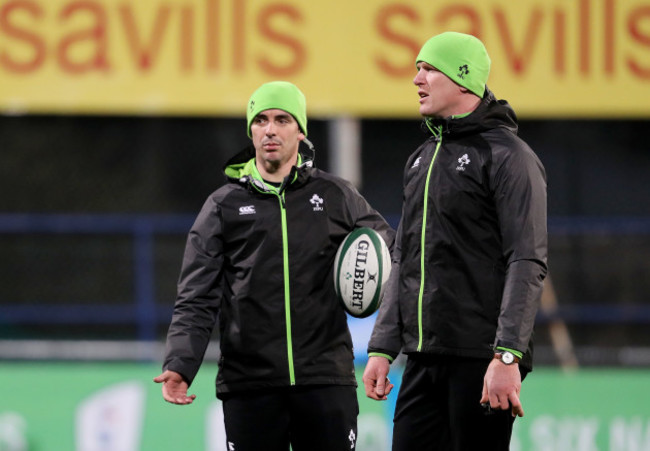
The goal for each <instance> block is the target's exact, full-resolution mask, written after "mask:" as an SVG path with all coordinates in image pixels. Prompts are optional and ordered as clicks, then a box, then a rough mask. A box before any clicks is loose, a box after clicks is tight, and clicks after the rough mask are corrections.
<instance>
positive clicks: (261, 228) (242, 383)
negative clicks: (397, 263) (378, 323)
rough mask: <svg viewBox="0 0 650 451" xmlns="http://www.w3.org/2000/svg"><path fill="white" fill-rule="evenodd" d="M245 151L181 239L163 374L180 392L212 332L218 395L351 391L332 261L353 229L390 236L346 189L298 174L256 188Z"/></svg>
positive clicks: (310, 172)
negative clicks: (172, 377)
mask: <svg viewBox="0 0 650 451" xmlns="http://www.w3.org/2000/svg"><path fill="white" fill-rule="evenodd" d="M254 157H255V150H254V149H253V148H249V149H247V150H245V151H244V152H242V153H240V154H238V155H237V156H235V157H234V158H233V159H231V160H230V161H229V162H228V163H227V165H226V168H225V172H226V175H227V176H228V183H226V184H225V185H224V186H222V187H221V188H219V189H218V190H217V191H215V192H214V193H212V194H211V195H210V196H209V198H208V199H207V201H206V202H205V204H204V206H203V209H202V210H201V212H200V214H199V215H198V217H197V219H196V221H195V223H194V225H193V226H192V229H191V231H190V233H189V236H188V239H187V246H186V249H185V255H184V258H183V265H182V269H181V274H180V280H179V284H178V297H177V300H176V304H175V306H174V313H173V318H172V323H171V325H170V328H169V332H168V336H167V351H166V356H165V362H164V365H163V369H165V370H172V371H176V372H177V373H180V374H181V375H182V376H183V377H184V378H185V379H186V380H187V381H188V382H189V383H191V382H192V380H193V379H194V377H195V375H196V373H197V371H198V369H199V366H200V365H201V362H202V360H203V355H204V353H205V350H206V347H207V345H208V342H209V340H210V337H211V335H212V331H213V328H214V326H215V325H216V324H217V323H218V325H219V337H220V349H221V357H220V360H219V373H218V376H217V381H216V385H217V394H221V393H226V392H233V391H241V390H252V389H262V388H269V387H284V386H292V385H309V384H335V385H356V379H355V374H354V354H353V350H352V340H351V336H350V331H349V329H348V326H347V318H346V313H345V311H344V309H343V307H342V305H341V304H339V302H338V301H337V299H336V297H335V293H334V282H333V274H332V272H333V262H334V256H335V254H336V251H337V249H338V247H339V245H340V243H341V242H342V241H343V239H344V238H345V236H346V235H347V234H348V233H349V232H351V231H352V230H354V229H355V228H358V227H370V228H373V229H374V230H376V231H377V232H379V233H380V234H381V235H382V237H383V238H384V240H385V241H386V243H387V244H388V246H390V247H392V244H393V241H394V236H395V232H394V231H393V230H392V229H391V228H390V226H389V225H388V224H387V223H386V221H385V220H384V218H382V217H381V215H379V213H377V211H375V210H374V209H373V208H371V207H370V205H369V204H368V203H367V202H366V200H365V199H364V198H363V197H362V196H361V195H360V194H359V192H358V191H357V190H356V189H355V188H354V187H353V186H352V185H351V184H350V183H348V182H347V181H345V180H343V179H340V178H338V177H335V176H333V175H331V174H328V173H326V172H323V171H320V170H318V169H315V168H313V167H311V164H312V162H311V160H310V159H309V158H308V157H307V156H305V155H301V156H300V158H299V162H300V163H301V164H300V166H299V167H295V166H294V167H293V168H292V170H291V173H290V175H289V176H288V177H287V178H286V179H285V181H284V182H283V184H282V186H280V187H279V188H277V187H272V186H269V185H267V184H265V183H264V182H263V181H262V180H261V178H260V177H259V173H257V172H256V170H255V167H254Z"/></svg>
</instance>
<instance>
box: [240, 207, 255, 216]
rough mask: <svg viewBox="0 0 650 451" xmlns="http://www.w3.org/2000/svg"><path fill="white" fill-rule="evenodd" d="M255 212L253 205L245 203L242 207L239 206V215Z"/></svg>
mask: <svg viewBox="0 0 650 451" xmlns="http://www.w3.org/2000/svg"><path fill="white" fill-rule="evenodd" d="M255 213H257V212H256V211H255V205H245V206H243V207H239V214H240V215H254V214H255Z"/></svg>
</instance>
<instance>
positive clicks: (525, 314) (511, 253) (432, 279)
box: [363, 32, 547, 451]
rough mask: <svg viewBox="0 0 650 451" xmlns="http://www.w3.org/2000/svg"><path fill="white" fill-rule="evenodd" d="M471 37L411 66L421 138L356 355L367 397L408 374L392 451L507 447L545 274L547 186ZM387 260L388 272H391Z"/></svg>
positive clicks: (431, 48) (433, 47) (440, 44)
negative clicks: (395, 371)
mask: <svg viewBox="0 0 650 451" xmlns="http://www.w3.org/2000/svg"><path fill="white" fill-rule="evenodd" d="M490 64H491V62H490V58H489V56H488V53H487V51H486V49H485V46H484V45H483V43H482V42H481V41H480V40H479V39H477V38H476V37H474V36H471V35H467V34H462V33H455V32H446V33H442V34H439V35H436V36H434V37H432V38H431V39H429V40H428V41H427V42H426V43H425V44H424V45H423V46H422V49H421V50H420V52H419V54H418V56H417V58H416V61H415V66H416V70H417V73H416V76H415V78H414V79H413V83H414V84H415V86H416V88H417V95H418V98H419V100H418V101H419V111H420V114H421V115H422V116H423V117H424V121H423V125H424V126H423V130H425V132H426V133H427V134H428V135H429V137H428V138H427V139H426V141H425V142H424V143H423V144H422V145H421V146H420V147H419V148H418V149H417V150H416V151H415V152H414V153H413V154H412V155H411V156H410V157H409V159H408V160H407V163H406V168H405V171H404V196H403V198H404V204H403V209H402V219H401V223H400V227H399V228H398V236H397V238H396V243H397V244H396V249H397V252H396V254H397V255H396V256H395V255H394V256H393V259H394V266H393V270H392V272H391V278H390V280H389V282H388V284H389V286H397V287H398V288H397V289H396V290H389V291H387V294H386V296H385V297H384V300H383V302H382V305H381V307H380V311H379V315H378V317H377V321H376V323H375V326H374V329H373V333H372V336H371V339H370V342H369V345H368V355H369V358H368V364H367V366H366V370H365V372H364V376H363V381H364V385H365V389H366V394H367V395H368V396H369V397H371V398H373V399H378V400H381V399H386V396H387V395H388V394H389V393H390V391H391V389H392V385H391V384H390V383H389V382H388V379H387V374H388V371H389V365H390V363H391V362H392V361H393V360H394V359H395V358H396V357H397V355H398V354H399V353H400V352H402V353H404V354H406V355H407V357H408V358H407V363H406V368H405V370H404V373H403V376H402V384H401V387H400V391H399V394H398V396H397V402H396V407H395V418H394V430H393V451H402V450H404V451H406V450H409V451H411V450H425V449H427V450H429V449H430V450H434V449H435V450H463V451H473V450H508V449H509V444H510V438H511V434H512V427H513V422H514V419H515V417H516V416H523V414H524V410H523V407H522V402H521V399H520V398H519V395H520V390H521V381H522V380H523V378H524V377H525V376H526V374H527V373H528V372H529V371H530V370H531V369H532V342H531V337H532V332H533V324H534V321H535V316H536V313H537V308H538V305H539V302H540V298H541V294H542V286H543V280H544V278H545V276H546V272H547V266H546V260H547V233H546V175H545V170H544V167H543V166H542V163H541V162H540V161H539V159H538V158H537V156H536V155H535V154H534V153H533V151H532V150H531V149H530V147H529V146H528V145H527V144H526V143H525V142H524V141H523V140H521V139H520V138H519V137H518V136H517V118H516V116H515V113H514V111H513V110H512V108H511V107H510V105H508V103H507V102H506V101H505V100H497V99H496V98H495V96H494V94H493V93H492V92H491V91H490V90H489V89H488V88H487V85H486V83H487V79H488V76H489V73H490ZM395 260H397V264H398V266H395V265H396V263H395Z"/></svg>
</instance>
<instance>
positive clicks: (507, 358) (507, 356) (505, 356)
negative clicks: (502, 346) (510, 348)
mask: <svg viewBox="0 0 650 451" xmlns="http://www.w3.org/2000/svg"><path fill="white" fill-rule="evenodd" d="M501 360H502V361H503V363H505V364H506V365H510V364H511V363H512V362H514V361H515V356H514V355H513V354H512V353H511V352H504V353H502V354H501Z"/></svg>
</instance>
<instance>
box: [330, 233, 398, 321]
mask: <svg viewBox="0 0 650 451" xmlns="http://www.w3.org/2000/svg"><path fill="white" fill-rule="evenodd" d="M390 268H391V261H390V252H389V250H388V247H387V246H386V242H384V239H383V238H382V237H381V235H379V234H378V233H377V232H375V231H374V230H373V229H370V228H368V227H361V228H359V229H356V230H353V231H352V232H350V233H349V234H348V235H347V236H346V237H345V239H344V240H343V242H342V243H341V245H340V246H339V248H338V251H337V252H336V258H335V259H334V290H335V291H336V295H337V297H338V298H339V301H341V303H342V304H343V307H344V308H345V310H346V311H347V312H348V313H349V314H350V315H352V316H354V317H356V318H365V317H366V316H370V315H372V314H373V313H374V312H375V311H376V310H377V309H378V308H379V305H380V304H381V299H382V296H383V294H384V285H385V284H386V282H387V281H388V276H390Z"/></svg>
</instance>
